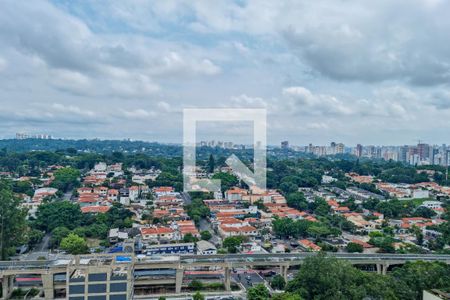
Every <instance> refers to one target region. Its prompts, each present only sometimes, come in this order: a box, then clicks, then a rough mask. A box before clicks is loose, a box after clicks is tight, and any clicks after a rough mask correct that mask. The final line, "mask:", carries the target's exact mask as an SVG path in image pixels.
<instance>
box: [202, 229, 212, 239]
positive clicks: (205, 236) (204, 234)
mask: <svg viewBox="0 0 450 300" xmlns="http://www.w3.org/2000/svg"><path fill="white" fill-rule="evenodd" d="M200 237H201V238H202V240H204V241H209V240H210V239H211V238H212V234H211V232H209V231H208V230H203V231H202V232H200Z"/></svg>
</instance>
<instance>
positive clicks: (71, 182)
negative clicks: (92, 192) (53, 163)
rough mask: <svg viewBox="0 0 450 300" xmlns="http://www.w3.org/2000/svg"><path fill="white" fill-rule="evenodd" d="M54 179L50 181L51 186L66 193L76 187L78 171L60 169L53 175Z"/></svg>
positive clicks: (68, 168)
mask: <svg viewBox="0 0 450 300" xmlns="http://www.w3.org/2000/svg"><path fill="white" fill-rule="evenodd" d="M53 176H54V177H55V179H54V180H53V181H52V184H51V185H52V186H53V187H55V188H57V189H58V190H61V191H63V192H67V191H68V190H69V189H71V188H73V187H74V186H77V185H78V178H79V177H80V171H78V170H77V169H74V168H70V167H67V168H61V169H58V170H56V171H55V172H54V173H53Z"/></svg>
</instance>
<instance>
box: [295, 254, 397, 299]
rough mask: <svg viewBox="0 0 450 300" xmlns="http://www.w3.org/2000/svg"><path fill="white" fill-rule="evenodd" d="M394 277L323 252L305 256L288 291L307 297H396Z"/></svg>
mask: <svg viewBox="0 0 450 300" xmlns="http://www.w3.org/2000/svg"><path fill="white" fill-rule="evenodd" d="M392 286H393V281H392V280H391V279H390V278H389V277H387V276H383V275H379V274H370V273H365V272H363V271H361V270H359V269H356V268H354V267H353V266H352V265H350V264H349V263H348V262H345V261H342V260H338V259H336V258H334V257H326V256H324V255H323V254H319V255H316V256H312V257H308V258H306V259H305V261H304V263H303V265H302V267H301V268H300V271H299V272H298V273H297V275H296V276H295V278H294V279H293V280H291V281H290V282H289V283H288V284H287V287H286V291H288V292H291V293H295V294H299V295H300V296H301V297H302V298H305V299H308V300H309V299H319V300H322V299H323V300H325V299H337V300H344V299H360V300H362V299H397V298H396V297H395V294H394V291H393V289H392Z"/></svg>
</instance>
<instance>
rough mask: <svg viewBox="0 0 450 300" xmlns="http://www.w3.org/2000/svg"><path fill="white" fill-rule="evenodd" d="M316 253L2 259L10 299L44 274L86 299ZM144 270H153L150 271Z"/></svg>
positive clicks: (356, 259)
mask: <svg viewBox="0 0 450 300" xmlns="http://www.w3.org/2000/svg"><path fill="white" fill-rule="evenodd" d="M312 255H316V253H312V252H301V253H284V254H223V255H221V254H217V255H181V256H156V257H145V258H142V257H139V256H135V255H131V254H123V253H122V254H92V255H80V256H71V257H67V258H65V259H57V260H51V261H2V262H0V277H1V278H2V288H3V295H4V296H3V299H7V297H8V296H9V295H10V294H11V292H12V289H13V283H14V277H15V276H16V275H40V276H41V278H42V286H43V290H44V293H45V298H46V299H54V298H55V297H57V296H55V291H57V289H59V291H60V293H61V291H62V290H65V292H66V293H67V292H68V291H69V293H68V294H69V295H68V296H69V297H68V298H69V299H82V297H80V295H84V296H86V297H87V296H89V295H90V291H91V290H90V289H88V288H82V287H81V285H86V286H87V287H90V286H97V287H98V288H99V289H97V290H94V289H93V290H92V292H93V294H94V295H99V296H101V295H113V296H114V297H116V298H114V299H131V298H132V295H133V293H134V290H135V288H137V287H139V288H140V289H141V290H145V289H146V288H148V289H150V287H151V286H152V285H173V286H174V287H175V288H174V291H175V292H176V293H180V292H181V289H182V286H183V277H184V271H185V270H190V269H200V268H208V267H214V268H216V269H220V270H222V271H223V280H224V285H225V288H226V289H227V290H229V289H230V286H231V285H230V284H231V276H230V275H231V271H232V269H233V268H239V267H243V266H247V267H250V268H252V267H257V266H266V267H279V268H280V274H282V275H283V276H284V277H285V278H286V277H287V271H288V269H289V268H290V267H292V266H298V265H301V264H302V263H303V261H304V260H305V258H307V257H309V256H312ZM327 255H328V256H333V257H336V258H337V259H342V260H347V261H349V262H350V263H351V264H354V265H373V266H375V267H376V270H377V271H378V272H379V273H386V271H387V270H388V268H389V266H392V265H401V264H404V263H405V262H407V261H418V260H421V261H441V262H444V263H447V264H450V255H439V254H438V255H434V254H426V255H419V254H361V253H328V254H327ZM151 270H153V271H151ZM168 270H171V271H168ZM118 271H120V272H121V273H120V274H121V276H125V277H120V276H118V275H117V274H118V273H117V272H118ZM99 272H101V273H103V274H105V277H104V279H102V280H101V281H93V282H89V280H90V279H89V278H90V277H91V275H90V274H98V273H99ZM63 274H65V282H61V281H58V282H56V281H55V275H58V276H59V277H58V278H61V276H62V275H63ZM74 274H76V275H77V276H79V275H80V274H81V277H77V279H78V278H82V279H80V280H74V278H75V277H74V276H75V275H74ZM138 274H147V275H148V276H147V277H146V276H141V275H138ZM152 274H153V275H152ZM155 274H159V275H158V276H156V275H155ZM120 283H121V284H122V285H121V286H122V289H124V288H125V283H126V297H125V298H120V297H119V296H122V297H123V296H124V295H125V294H124V292H123V291H122V290H120V291H112V290H113V288H110V286H111V287H115V286H118V284H120ZM103 285H104V286H105V288H103ZM74 287H75V288H74ZM100 287H101V288H100ZM71 290H73V291H74V293H78V294H77V295H78V297H76V296H74V297H72V296H71V294H70V291H71ZM80 293H81V294H80ZM57 294H58V293H57ZM5 296H6V297H5ZM86 299H87V298H86ZM111 299H112V298H111Z"/></svg>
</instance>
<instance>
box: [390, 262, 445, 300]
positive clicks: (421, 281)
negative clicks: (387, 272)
mask: <svg viewBox="0 0 450 300" xmlns="http://www.w3.org/2000/svg"><path fill="white" fill-rule="evenodd" d="M391 276H392V277H393V278H394V279H395V281H396V282H397V284H396V294H397V295H398V297H399V298H400V299H405V300H407V299H421V298H422V291H423V290H429V289H448V288H450V266H449V265H446V264H445V263H442V262H423V261H417V262H407V263H406V264H404V265H403V266H402V267H399V268H395V269H394V270H393V271H392V274H391Z"/></svg>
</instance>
